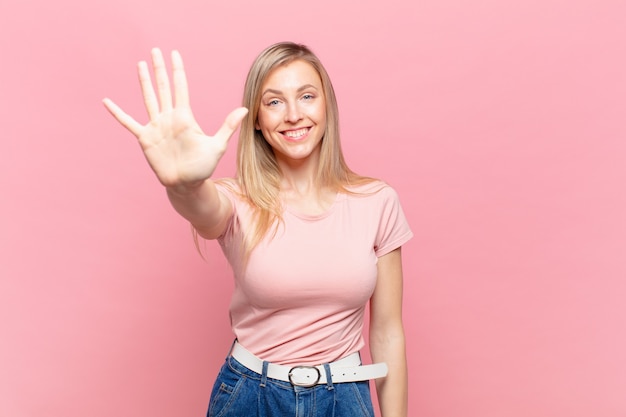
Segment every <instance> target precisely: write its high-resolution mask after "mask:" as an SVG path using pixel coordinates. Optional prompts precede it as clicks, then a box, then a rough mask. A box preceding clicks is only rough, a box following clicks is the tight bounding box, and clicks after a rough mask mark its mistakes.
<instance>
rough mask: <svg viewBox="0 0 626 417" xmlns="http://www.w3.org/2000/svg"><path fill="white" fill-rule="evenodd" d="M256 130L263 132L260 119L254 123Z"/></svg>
mask: <svg viewBox="0 0 626 417" xmlns="http://www.w3.org/2000/svg"><path fill="white" fill-rule="evenodd" d="M254 129H255V130H261V125H260V124H259V120H258V119H257V120H256V121H255V122H254Z"/></svg>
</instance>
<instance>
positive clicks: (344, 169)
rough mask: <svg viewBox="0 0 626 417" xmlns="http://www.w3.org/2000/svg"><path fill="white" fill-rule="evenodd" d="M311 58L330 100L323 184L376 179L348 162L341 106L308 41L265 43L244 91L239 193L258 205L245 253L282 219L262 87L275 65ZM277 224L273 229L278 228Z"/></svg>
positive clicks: (334, 186) (340, 186)
mask: <svg viewBox="0 0 626 417" xmlns="http://www.w3.org/2000/svg"><path fill="white" fill-rule="evenodd" d="M297 60H300V61H304V62H307V63H308V64H310V65H311V66H312V67H313V68H314V69H315V70H316V71H317V73H318V74H319V76H320V79H321V81H322V88H323V93H324V96H325V101H326V123H327V125H326V129H325V133H324V137H323V138H322V141H321V149H320V164H319V169H318V173H317V179H316V181H317V185H318V188H319V189H322V188H327V189H329V190H332V191H335V192H344V193H350V191H349V190H348V188H347V187H349V186H351V185H360V184H365V183H369V182H372V181H373V179H371V178H367V177H362V176H359V175H357V174H356V173H354V172H353V171H352V170H351V169H350V168H349V167H348V165H347V164H346V162H345V159H344V156H343V152H342V150H341V143H340V138H339V110H338V107H337V99H336V97H335V91H334V89H333V86H332V83H331V81H330V77H329V76H328V73H327V72H326V69H325V68H324V66H323V65H322V63H321V62H320V60H319V58H318V57H317V56H315V54H313V52H312V51H311V50H310V49H309V48H308V47H306V46H305V45H301V44H296V43H293V42H281V43H277V44H274V45H272V46H270V47H268V48H266V49H265V50H264V51H263V52H261V53H260V54H259V56H258V57H257V58H256V59H255V60H254V62H253V64H252V66H251V68H250V71H249V72H248V77H247V79H246V84H245V88H244V94H243V106H244V107H247V108H248V110H249V112H248V114H247V116H246V117H245V118H244V120H243V121H242V124H241V129H240V133H239V142H238V148H237V177H238V182H239V186H240V187H241V193H242V195H243V197H244V198H245V199H247V200H248V202H249V203H250V204H251V205H252V207H253V208H254V210H255V211H256V213H255V215H256V218H255V223H254V230H253V232H252V234H251V235H250V236H247V237H246V242H244V247H245V257H246V258H247V256H248V255H249V253H250V251H251V250H252V249H253V248H254V247H255V246H256V245H257V244H258V243H259V242H260V241H261V240H262V239H263V238H264V237H265V235H266V234H267V233H268V232H269V230H270V228H271V227H272V225H275V226H278V223H279V222H280V221H282V205H281V202H280V199H279V192H280V182H281V173H280V168H279V166H278V163H277V162H276V158H275V156H274V151H273V150H272V147H271V146H270V145H269V144H268V143H267V141H266V140H265V138H264V137H263V134H262V133H261V131H260V130H257V129H256V128H255V126H256V122H257V117H258V113H259V107H260V103H261V88H262V85H263V83H264V82H265V80H266V79H267V77H268V76H269V74H270V73H271V72H272V71H273V70H274V69H275V68H277V67H280V66H284V65H288V64H289V63H291V62H294V61H297ZM275 231H276V229H274V232H275Z"/></svg>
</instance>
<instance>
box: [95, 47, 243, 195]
mask: <svg viewBox="0 0 626 417" xmlns="http://www.w3.org/2000/svg"><path fill="white" fill-rule="evenodd" d="M152 65H153V67H154V77H155V81H156V89H157V93H158V98H157V93H155V90H154V88H153V86H152V81H151V79H150V72H149V70H148V65H147V64H146V62H145V61H142V62H140V63H139V64H138V72H139V82H140V83H141V91H142V93H143V98H144V103H145V106H146V110H147V111H148V117H149V119H150V120H149V122H148V123H147V124H146V125H143V126H142V125H141V124H140V123H138V122H137V121H136V120H135V119H133V118H132V117H131V116H129V115H128V114H126V113H125V112H124V111H123V110H122V109H121V108H120V107H119V106H117V105H116V104H115V103H113V101H111V100H110V99H108V98H105V99H104V100H103V103H104V105H105V106H106V108H107V109H108V110H109V112H110V113H111V114H112V115H113V117H115V118H116V119H117V121H118V122H120V123H121V124H122V125H123V126H124V127H125V128H126V129H128V130H129V131H130V132H131V133H132V134H133V135H135V136H136V137H137V139H138V140H139V144H140V145H141V148H142V150H143V152H144V154H145V156H146V159H147V160H148V163H149V164H150V167H151V168H152V170H153V171H154V172H155V174H156V175H157V177H158V179H159V181H160V182H161V183H162V184H163V185H165V186H166V187H168V188H172V189H173V190H176V191H179V192H185V191H187V190H191V189H193V188H195V187H196V186H198V185H201V184H202V183H203V182H204V180H206V179H208V178H209V177H210V176H211V175H212V174H213V172H214V171H215V168H216V167H217V164H218V162H219V160H220V158H221V157H222V155H223V154H224V152H225V151H226V146H227V145H228V140H229V139H230V137H231V136H232V134H233V133H234V132H235V130H236V129H237V127H238V126H239V124H240V123H241V121H242V120H243V118H244V117H245V115H246V114H247V112H248V110H247V109H246V108H244V107H241V108H237V109H235V110H233V111H232V112H231V113H230V114H229V115H228V116H227V117H226V120H225V121H224V124H223V125H222V127H221V128H220V129H219V130H218V131H217V133H216V134H215V135H214V136H212V137H210V136H207V135H205V134H204V132H202V129H201V128H200V126H199V125H198V123H197V122H196V120H195V118H194V117H193V113H192V112H191V107H190V106H189V91H188V87H187V77H186V75H185V70H184V68H183V61H182V58H181V56H180V54H179V53H178V52H177V51H173V52H172V76H173V80H174V94H175V95H174V103H172V93H171V89H170V84H169V79H168V76H167V70H166V68H165V62H164V60H163V55H162V53H161V51H160V50H159V49H156V48H155V49H153V50H152Z"/></svg>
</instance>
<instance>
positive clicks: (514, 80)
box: [0, 0, 626, 417]
mask: <svg viewBox="0 0 626 417" xmlns="http://www.w3.org/2000/svg"><path fill="white" fill-rule="evenodd" d="M624 16H626V7H625V4H624V2H623V1H617V0H615V1H611V0H604V1H602V0H600V1H590V0H587V1H578V0H568V1H565V0H524V1H522V0H514V1H496V0H477V1H461V0H422V1H408V0H406V1H398V0H390V1H384V2H373V1H368V0H364V1H360V2H356V1H354V2H347V1H346V2H338V1H335V0H319V1H316V2H293V1H286V0H270V1H258V2H242V1H240V0H230V1H222V2H211V1H189V0H180V1H171V2H165V1H154V0H109V1H106V2H105V1H101V0H96V1H78V0H57V1H43V0H26V1H24V0H0V51H1V52H2V57H1V58H0V121H1V124H0V126H1V132H2V139H1V140H2V147H1V148H0V149H1V153H0V155H1V160H2V161H1V162H0V186H1V190H2V197H1V206H0V210H2V215H1V216H0V276H1V280H0V298H1V300H0V301H1V302H0V325H1V327H0V331H1V336H0V337H1V341H0V415H2V416H12V417H31V416H54V417H78V416H87V415H88V416H91V417H104V416H135V415H140V416H154V417H170V416H201V415H204V413H205V410H206V407H207V402H208V396H209V391H210V388H211V384H212V382H213V379H214V377H215V375H216V373H217V370H218V367H219V366H220V364H221V362H222V360H223V358H224V355H225V353H226V349H227V348H228V346H229V343H230V341H231V338H232V336H231V334H230V332H229V328H228V315H227V304H228V298H229V290H230V288H231V279H230V273H229V271H228V268H227V265H226V263H225V261H224V260H223V258H222V257H221V255H220V253H219V251H218V249H217V248H216V245H214V244H208V245H207V247H206V257H207V261H206V262H205V261H203V260H202V259H201V258H200V256H198V254H197V253H196V252H195V249H194V246H193V243H192V239H191V235H190V231H189V227H188V226H187V225H186V223H185V222H184V221H183V220H181V219H180V218H179V217H178V216H177V215H176V214H175V213H174V211H173V210H172V209H171V208H170V207H169V204H168V202H167V199H166V197H165V194H164V192H163V189H162V188H161V186H160V185H159V184H158V183H157V182H156V180H155V179H154V178H153V175H152V173H151V172H150V170H149V168H148V166H147V164H146V163H145V162H144V160H143V156H142V155H141V152H140V150H139V148H138V146H137V145H136V143H135V141H134V139H133V138H132V137H131V136H130V135H129V134H127V133H126V132H124V131H123V130H122V128H121V127H120V126H118V125H117V124H116V123H115V122H114V120H113V119H112V118H111V117H110V116H109V115H108V114H107V113H106V111H105V110H104V108H103V106H102V105H101V102H100V100H101V99H102V98H103V97H105V96H109V97H111V98H113V99H114V100H116V101H117V102H118V103H119V104H120V105H122V107H124V108H125V109H127V110H128V111H129V112H130V113H131V114H134V115H136V116H137V117H138V118H139V119H140V120H145V116H144V114H145V113H144V111H143V109H142V105H141V98H140V95H139V88H138V84H137V82H136V77H135V63H136V62H137V61H138V60H140V59H146V58H148V56H149V49H150V48H151V47H153V46H160V47H162V48H163V49H165V50H170V49H171V48H174V47H176V48H179V49H180V50H181V52H182V53H183V56H184V58H185V61H186V64H187V67H188V76H189V82H190V84H191V91H192V104H193V105H194V108H195V110H196V114H197V117H198V119H199V121H200V123H201V125H202V126H203V127H204V128H205V130H206V131H208V132H213V131H214V130H215V129H216V128H217V126H219V124H220V123H221V120H222V118H223V117H224V116H225V115H226V114H227V113H228V111H230V109H231V108H233V107H235V106H237V105H238V103H239V100H240V95H241V90H242V85H243V79H244V76H245V73H246V71H247V69H248V66H249V64H250V63H251V61H252V59H253V57H254V56H255V55H256V53H257V52H259V51H260V50H261V49H262V48H263V47H265V46H267V45H268V44H270V43H273V42H276V41H280V40H285V39H289V40H295V41H299V42H304V43H307V44H309V45H310V46H311V47H312V48H313V49H314V50H315V51H316V52H317V53H318V54H319V56H320V57H321V58H322V60H323V61H324V62H325V64H326V66H327V68H328V70H329V72H330V74H331V77H332V78H333V81H334V83H335V87H336V90H337V93H338V97H339V103H340V107H341V110H342V118H341V121H342V131H343V137H344V146H345V151H346V155H347V158H348V161H349V162H350V163H351V165H352V167H353V168H355V169H356V170H357V171H359V172H362V173H364V174H368V175H373V176H378V177H381V178H383V179H385V180H387V181H388V182H390V183H391V184H392V185H394V186H395V187H396V189H397V190H398V191H399V193H400V195H401V198H402V201H403V204H404V207H405V211H406V213H407V216H408V217H409V220H410V222H411V225H412V227H413V229H414V232H415V234H416V237H415V239H414V240H413V241H411V242H410V243H409V244H407V245H406V246H405V248H404V257H405V275H406V287H405V288H406V295H405V320H406V329H407V336H408V337H407V344H408V356H409V367H410V380H411V381H410V410H411V412H410V415H411V416H421V417H457V416H464V417H489V416H494V417H495V416H498V417H501V416H508V417H517V416H520V417H521V416H534V417H544V416H545V417H548V416H550V417H552V416H568V417H578V416H580V417H583V416H585V417H588V416H601V417H618V416H620V417H623V416H626V396H625V395H624V393H625V392H626V356H625V355H624V352H626V332H625V330H624V329H625V327H626V308H625V302H624V300H625V299H626V279H625V278H626V260H625V258H626V256H625V255H626V253H625V252H626V250H625V248H626V217H625V216H626V215H625V213H626V197H625V195H626V194H625V190H624V186H625V184H626V164H625V163H624V160H625V156H626V141H625V139H626V127H625V122H624V119H625V115H626V75H625V74H626V62H625V57H626V24H624ZM231 145H234V143H233V144H231ZM234 149H235V146H231V148H230V151H229V153H228V154H227V155H226V157H225V160H224V163H223V164H222V166H221V167H220V174H221V175H230V174H232V173H233V171H234V168H233V167H234Z"/></svg>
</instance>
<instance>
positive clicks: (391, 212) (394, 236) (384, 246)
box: [374, 186, 413, 257]
mask: <svg viewBox="0 0 626 417" xmlns="http://www.w3.org/2000/svg"><path fill="white" fill-rule="evenodd" d="M376 195H377V197H378V198H379V199H380V202H379V204H380V219H379V223H378V232H377V234H376V242H375V246H374V252H375V253H376V256H377V257H381V256H383V255H386V254H388V253H389V252H391V251H393V250H395V249H397V248H399V247H400V246H402V245H404V244H405V243H406V242H408V241H409V240H410V239H411V238H412V237H413V232H412V231H411V228H410V227H409V223H408V221H407V219H406V217H405V215H404V212H403V211H402V206H401V205H400V198H399V197H398V194H397V193H396V191H395V190H394V189H393V188H391V187H389V186H386V187H384V188H383V189H381V190H380V191H379V192H378V193H376Z"/></svg>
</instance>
